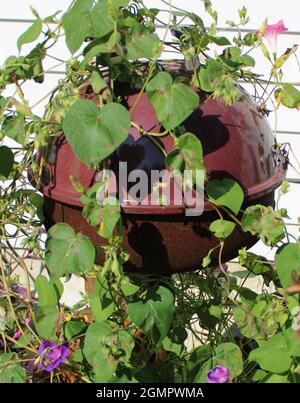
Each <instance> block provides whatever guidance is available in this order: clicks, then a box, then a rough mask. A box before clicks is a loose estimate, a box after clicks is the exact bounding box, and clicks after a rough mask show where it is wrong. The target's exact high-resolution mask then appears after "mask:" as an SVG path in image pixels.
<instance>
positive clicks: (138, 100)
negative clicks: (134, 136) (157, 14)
mask: <svg viewBox="0 0 300 403" xmlns="http://www.w3.org/2000/svg"><path fill="white" fill-rule="evenodd" d="M169 11H170V14H169V21H168V24H167V26H166V29H165V33H164V37H163V39H162V41H161V46H160V49H159V51H158V52H157V55H156V56H155V57H154V58H153V60H152V61H151V62H150V65H149V73H148V76H147V78H146V80H145V82H144V84H143V86H142V88H141V91H140V93H139V95H138V96H137V98H136V100H135V102H134V104H133V105H132V107H131V109H130V113H132V112H133V111H134V110H135V108H136V107H137V105H138V103H139V102H140V100H141V98H142V96H143V93H144V91H145V89H146V87H147V84H148V83H149V81H150V79H151V78H152V74H153V71H154V67H155V64H156V63H157V60H158V59H159V56H160V55H161V53H162V51H163V44H164V42H165V41H166V38H167V35H168V31H169V28H170V26H171V18H172V17H171V16H172V0H169Z"/></svg>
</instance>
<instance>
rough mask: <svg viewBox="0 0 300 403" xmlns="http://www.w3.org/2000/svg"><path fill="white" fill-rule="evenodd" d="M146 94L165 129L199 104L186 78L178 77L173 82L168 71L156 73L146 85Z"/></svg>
mask: <svg viewBox="0 0 300 403" xmlns="http://www.w3.org/2000/svg"><path fill="white" fill-rule="evenodd" d="M147 94H148V96H149V99H150V101H151V103H152V104H153V106H154V108H155V110H156V114H157V117H158V119H159V120H160V121H161V122H162V124H163V126H164V128H165V129H167V130H172V129H174V128H175V127H177V126H178V125H180V123H182V122H183V121H184V120H185V119H187V118H188V117H189V116H190V115H191V113H192V112H193V111H194V110H195V109H196V108H197V107H198V105H199V96H198V95H197V94H196V93H195V92H194V91H193V90H192V88H191V87H190V86H189V84H188V80H187V79H185V78H183V77H178V78H176V79H175V81H174V82H173V79H172V76H171V75H170V74H169V73H166V72H161V73H158V74H157V75H156V76H155V77H154V78H152V80H151V81H150V82H149V83H148V85H147Z"/></svg>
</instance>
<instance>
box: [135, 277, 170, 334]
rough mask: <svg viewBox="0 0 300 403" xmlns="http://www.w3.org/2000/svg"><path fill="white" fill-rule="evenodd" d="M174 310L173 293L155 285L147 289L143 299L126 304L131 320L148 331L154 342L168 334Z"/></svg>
mask: <svg viewBox="0 0 300 403" xmlns="http://www.w3.org/2000/svg"><path fill="white" fill-rule="evenodd" d="M174 311H175V302H174V295H173V293H172V292H171V291H170V290H169V289H168V288H166V287H163V286H157V285H155V286H153V287H151V288H149V289H148V292H147V296H146V298H145V299H143V300H138V301H136V302H132V303H130V304H129V305H128V314H129V317H130V319H131V320H132V322H133V323H135V324H136V325H137V326H139V327H140V328H141V329H143V330H144V331H145V332H146V333H149V334H150V335H151V337H152V339H153V340H154V341H155V342H159V341H162V340H163V339H164V338H165V337H166V336H167V335H168V332H169V329H170V326H171V323H172V320H173V314H174ZM162 318H163V319H162Z"/></svg>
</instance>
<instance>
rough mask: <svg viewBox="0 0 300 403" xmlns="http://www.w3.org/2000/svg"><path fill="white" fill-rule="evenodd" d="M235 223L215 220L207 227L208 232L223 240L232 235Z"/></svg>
mask: <svg viewBox="0 0 300 403" xmlns="http://www.w3.org/2000/svg"><path fill="white" fill-rule="evenodd" d="M235 225H236V224H235V223H234V222H231V221H227V220H216V221H214V222H212V223H211V224H210V226H209V230H210V231H211V232H213V233H214V235H215V236H216V237H217V238H220V239H225V238H228V237H229V235H231V234H232V232H233V230H234V228H235Z"/></svg>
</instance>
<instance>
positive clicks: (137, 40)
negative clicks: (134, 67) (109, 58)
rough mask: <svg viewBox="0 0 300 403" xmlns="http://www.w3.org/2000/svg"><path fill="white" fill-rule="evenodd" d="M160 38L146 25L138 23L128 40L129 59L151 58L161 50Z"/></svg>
mask: <svg viewBox="0 0 300 403" xmlns="http://www.w3.org/2000/svg"><path fill="white" fill-rule="evenodd" d="M160 45H161V42H160V39H159V37H158V36H157V35H156V34H152V33H150V32H149V31H148V30H147V29H146V28H145V27H143V26H141V25H136V26H134V27H133V30H132V32H131V34H130V36H128V37H127V40H126V49H127V58H128V60H137V59H144V58H147V59H151V58H153V57H155V56H156V55H157V54H159V52H160V50H161V49H160Z"/></svg>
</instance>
